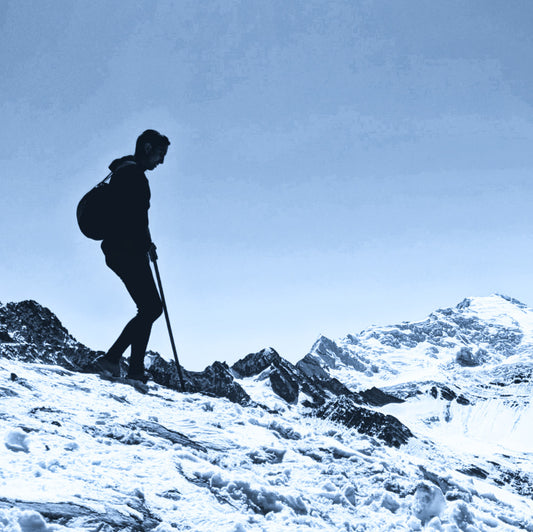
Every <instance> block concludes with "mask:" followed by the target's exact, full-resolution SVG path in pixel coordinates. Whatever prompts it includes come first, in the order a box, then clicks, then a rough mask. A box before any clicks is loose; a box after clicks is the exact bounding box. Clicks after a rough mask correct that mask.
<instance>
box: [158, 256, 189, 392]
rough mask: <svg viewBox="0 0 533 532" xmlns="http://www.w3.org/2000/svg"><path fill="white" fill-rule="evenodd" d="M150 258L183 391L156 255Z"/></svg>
mask: <svg viewBox="0 0 533 532" xmlns="http://www.w3.org/2000/svg"><path fill="white" fill-rule="evenodd" d="M150 258H151V259H152V263H153V265H154V270H155V276H156V278H157V284H158V286H159V295H160V296H161V303H163V311H164V313H165V320H166V322H167V328H168V335H169V336H170V345H171V346H172V352H173V353H174V360H175V361H176V367H177V368H178V376H179V379H180V385H181V391H182V392H184V391H185V383H184V382H183V373H182V372H181V366H180V363H179V360H178V353H177V351H176V344H175V343H174V335H173V334H172V327H171V326H170V318H169V317H168V309H167V304H166V302H165V294H164V293H163V285H162V284H161V276H160V275H159V268H158V267H157V255H156V254H155V253H153V254H152V253H150Z"/></svg>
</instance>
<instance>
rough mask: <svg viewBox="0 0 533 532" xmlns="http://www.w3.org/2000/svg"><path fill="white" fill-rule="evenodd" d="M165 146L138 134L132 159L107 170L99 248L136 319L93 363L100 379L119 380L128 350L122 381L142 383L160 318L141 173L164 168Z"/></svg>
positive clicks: (150, 134) (153, 134)
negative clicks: (104, 229)
mask: <svg viewBox="0 0 533 532" xmlns="http://www.w3.org/2000/svg"><path fill="white" fill-rule="evenodd" d="M169 145H170V141H169V140H168V138H167V137H165V136H164V135H161V134H160V133H158V132H157V131H154V130H153V129H148V130H146V131H145V132H144V133H142V134H141V135H140V136H139V137H138V139H137V143H136V146H135V154H134V155H133V156H132V155H128V156H126V157H122V158H120V159H115V160H114V161H113V162H112V163H111V164H110V165H109V169H110V170H111V171H112V172H113V175H112V177H111V181H110V184H109V186H110V199H111V206H112V212H111V216H110V223H109V231H108V234H107V235H106V237H105V238H104V240H103V242H102V250H103V252H104V255H105V260H106V264H107V265H108V266H109V268H111V270H113V271H114V272H115V273H116V274H117V275H118V276H119V277H120V279H121V280H122V282H123V283H124V284H125V285H126V289H127V290H128V292H129V294H130V296H131V297H132V299H133V301H134V302H135V304H136V305H137V314H136V315H135V317H134V318H133V319H131V320H130V321H129V322H128V324H127V325H126V326H125V327H124V330H123V331H122V332H121V334H120V336H119V337H118V338H117V340H116V341H115V343H114V344H113V345H112V346H111V347H110V348H109V351H107V353H106V354H105V355H103V356H101V357H99V358H98V359H97V360H96V361H95V365H96V369H97V371H99V372H100V373H103V374H108V375H109V374H111V375H112V376H114V377H120V359H121V358H122V355H123V353H124V352H125V351H126V349H127V348H128V347H129V346H131V356H130V364H129V371H128V375H127V378H128V379H131V380H133V381H135V382H138V381H140V382H142V383H145V382H146V381H147V377H146V376H145V373H144V355H145V352H146V347H147V345H148V339H149V338H150V332H151V330H152V324H153V323H154V321H155V320H157V318H159V316H161V313H162V304H161V299H160V297H159V293H158V291H157V288H156V285H155V282H154V277H153V275H152V270H151V268H150V262H149V258H154V259H155V258H157V256H156V252H155V249H156V247H155V245H154V244H153V242H152V239H151V237H150V230H149V228H148V209H149V208H150V186H149V183H148V179H147V178H146V176H145V171H146V170H154V169H155V168H156V167H157V166H158V165H159V164H163V162H164V160H165V155H166V153H167V149H168V146H169Z"/></svg>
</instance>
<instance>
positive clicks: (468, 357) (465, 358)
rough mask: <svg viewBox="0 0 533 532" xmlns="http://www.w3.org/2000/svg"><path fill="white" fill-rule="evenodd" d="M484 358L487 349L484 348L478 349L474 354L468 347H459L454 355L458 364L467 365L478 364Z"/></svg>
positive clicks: (485, 357)
mask: <svg viewBox="0 0 533 532" xmlns="http://www.w3.org/2000/svg"><path fill="white" fill-rule="evenodd" d="M486 359H487V351H485V349H478V350H477V352H476V354H474V353H473V352H472V349H471V348H470V347H461V349H460V350H459V352H458V353H457V355H456V356H455V360H456V362H457V363H458V364H460V365H461V366H467V367H474V366H480V365H481V364H482V363H483V362H484V361H485V360H486Z"/></svg>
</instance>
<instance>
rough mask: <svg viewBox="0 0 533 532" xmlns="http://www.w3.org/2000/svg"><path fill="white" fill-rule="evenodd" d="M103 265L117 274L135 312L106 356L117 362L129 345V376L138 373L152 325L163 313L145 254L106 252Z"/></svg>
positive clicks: (140, 373) (142, 369) (142, 368)
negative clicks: (134, 305) (135, 306)
mask: <svg viewBox="0 0 533 532" xmlns="http://www.w3.org/2000/svg"><path fill="white" fill-rule="evenodd" d="M106 264H107V265H108V266H109V267H110V268H111V269H112V270H113V271H114V272H115V273H116V274H117V275H118V276H119V277H120V279H121V280H122V282H123V283H124V284H125V285H126V288H127V290H128V292H129V294H130V296H131V297H132V299H133V301H134V302H135V304H136V305H137V314H136V315H135V317H134V318H133V319H131V320H130V321H129V322H128V324H127V325H126V327H124V330H123V331H122V332H121V333H120V336H119V337H118V338H117V340H116V342H115V343H114V344H113V345H112V346H111V348H110V349H109V351H108V352H107V355H106V358H108V359H109V360H110V361H112V362H119V361H120V359H121V357H122V354H123V353H124V351H126V349H127V348H128V346H130V345H131V357H130V369H129V375H142V374H144V355H145V353H146V347H147V345H148V339H149V338H150V333H151V331H152V324H153V323H154V321H155V320H157V318H159V316H161V313H162V312H163V306H162V304H161V299H160V297H159V293H158V291H157V287H156V285H155V281H154V276H153V274H152V269H151V268H150V263H149V261H148V255H147V254H146V253H142V254H129V253H128V254H123V253H106Z"/></svg>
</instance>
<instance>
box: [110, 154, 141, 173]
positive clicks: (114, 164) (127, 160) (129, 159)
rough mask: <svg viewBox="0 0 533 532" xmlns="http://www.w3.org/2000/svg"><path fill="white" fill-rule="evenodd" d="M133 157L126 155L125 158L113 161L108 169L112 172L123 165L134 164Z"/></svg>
mask: <svg viewBox="0 0 533 532" xmlns="http://www.w3.org/2000/svg"><path fill="white" fill-rule="evenodd" d="M134 162H135V157H134V156H133V155H126V156H125V157H120V159H115V160H114V161H113V162H112V163H111V164H110V165H109V169H110V170H111V171H112V172H114V171H116V170H118V168H120V167H121V166H122V165H123V164H124V163H134Z"/></svg>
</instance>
